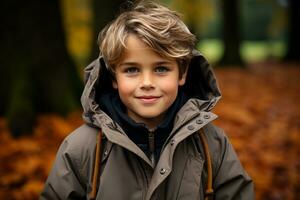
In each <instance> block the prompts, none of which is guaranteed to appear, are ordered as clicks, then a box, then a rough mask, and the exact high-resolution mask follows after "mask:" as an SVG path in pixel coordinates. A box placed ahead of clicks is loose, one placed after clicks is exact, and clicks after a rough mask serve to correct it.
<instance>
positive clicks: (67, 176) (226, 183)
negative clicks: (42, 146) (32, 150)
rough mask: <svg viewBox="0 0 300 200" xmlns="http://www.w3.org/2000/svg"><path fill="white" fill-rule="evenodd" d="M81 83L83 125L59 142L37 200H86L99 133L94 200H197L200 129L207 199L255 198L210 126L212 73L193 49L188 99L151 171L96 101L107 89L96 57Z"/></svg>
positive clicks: (200, 195)
mask: <svg viewBox="0 0 300 200" xmlns="http://www.w3.org/2000/svg"><path fill="white" fill-rule="evenodd" d="M85 83H86V86H85V90H84V92H83V95H82V105H83V109H84V114H83V118H84V120H85V121H86V124H85V125H82V126H81V127H79V128H78V129H76V130H75V131H74V132H73V133H71V134H70V135H69V136H68V137H67V138H66V139H65V140H64V142H63V143H62V144H61V146H60V148H59V151H58V153H57V156H56V160H55V162H54V166H53V168H52V171H51V172H50V174H49V177H48V179H47V182H46V183H45V187H44V190H43V192H42V194H41V196H40V199H41V200H44V199H49V200H50V199H54V200H55V199H74V200H75V199H88V193H89V192H90V191H91V187H92V173H93V168H94V161H95V147H96V137H97V134H98V132H99V130H100V129H101V130H102V132H103V134H104V138H103V141H104V142H103V145H102V156H101V170H100V182H99V184H98V189H97V191H98V192H97V198H96V199H98V200H100V199H101V200H127V199H128V200H175V199H178V200H179V199H180V200H194V199H195V200H196V199H197V200H202V199H204V190H205V185H206V177H207V175H206V171H207V170H206V169H205V162H206V160H205V158H204V153H203V148H202V145H201V142H200V140H199V138H198V137H197V134H195V133H197V132H198V131H199V130H200V129H201V128H203V129H204V133H205V136H206V138H207V142H208V146H209V151H210V155H211V158H212V167H213V189H214V196H213V198H214V199H220V200H227V199H245V200H246V199H249V200H250V199H254V192H253V182H252V180H251V178H250V177H249V176H248V174H247V173H246V172H245V171H244V169H243V167H242V165H241V163H240V161H239V160H238V158H237V155H236V153H235V152H234V150H233V148H232V145H231V144H230V142H229V140H228V138H227V137H226V136H225V135H224V133H223V131H222V130H221V129H219V128H217V127H216V126H214V125H212V124H211V122H212V121H213V120H214V119H216V118H217V116H216V115H215V114H213V113H212V112H210V110H211V109H212V108H213V107H214V105H215V104H216V102H217V101H218V99H219V98H220V96H221V95H220V92H219V89H218V87H217V83H216V80H215V76H214V75H213V73H212V70H211V68H210V67H209V66H208V64H207V62H206V60H205V59H204V58H203V56H201V55H200V54H198V52H196V51H195V57H194V58H193V60H192V62H191V64H190V66H189V71H188V75H187V81H186V84H185V86H184V87H183V88H182V90H183V91H184V92H185V94H187V95H188V97H189V100H188V101H187V102H186V103H185V105H184V106H183V107H182V108H181V109H180V110H179V112H178V113H177V115H176V117H175V121H174V127H173V130H172V132H171V133H170V136H169V138H168V139H167V140H166V142H165V144H164V147H163V149H162V152H161V154H160V158H159V160H158V162H157V163H156V165H155V166H154V164H153V163H151V161H150V159H149V158H148V157H147V156H146V155H145V154H144V152H143V151H142V150H141V149H140V148H139V147H138V146H137V145H136V144H135V143H133V142H132V141H131V140H130V139H129V138H128V137H127V135H126V133H125V132H124V131H123V130H122V127H120V126H119V125H118V124H117V123H116V122H114V121H113V120H112V119H111V118H110V117H109V116H108V115H107V114H106V113H104V112H103V111H102V110H101V109H100V108H99V105H98V103H97V102H96V99H97V98H96V97H97V95H101V94H104V93H106V92H109V91H112V90H113V89H112V86H111V79H110V77H109V72H108V71H107V69H106V67H105V63H104V61H103V59H102V58H99V59H97V60H96V61H94V62H93V63H92V64H90V65H89V66H88V67H87V68H86V70H85ZM137 134H138V133H137Z"/></svg>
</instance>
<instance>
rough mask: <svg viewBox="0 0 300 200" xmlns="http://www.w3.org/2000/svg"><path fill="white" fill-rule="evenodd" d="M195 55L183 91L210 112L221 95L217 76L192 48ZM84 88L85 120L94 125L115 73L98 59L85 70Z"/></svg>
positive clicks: (111, 88) (200, 107)
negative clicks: (111, 72)
mask: <svg viewBox="0 0 300 200" xmlns="http://www.w3.org/2000/svg"><path fill="white" fill-rule="evenodd" d="M193 54H194V56H193V58H192V60H191V63H190V65H189V68H188V72H187V77H186V82H185V84H184V86H182V88H181V90H182V91H183V92H184V94H185V95H186V96H187V97H188V99H195V100H196V101H197V105H198V107H199V109H200V110H201V111H206V112H208V111H210V110H211V109H212V108H213V107H214V106H215V105H216V103H217V101H218V100H219V99H220V98H221V93H220V90H219V87H218V84H217V80H216V78H215V75H214V73H213V71H212V69H211V67H210V66H209V64H208V62H207V60H206V59H205V58H204V57H203V55H201V54H200V53H199V52H198V51H196V50H195V51H193ZM84 84H85V87H84V90H83V94H82V96H81V103H82V107H83V119H84V120H85V122H86V123H88V124H90V125H96V124H94V121H95V118H96V116H97V115H98V114H101V113H103V111H102V110H101V109H100V106H99V103H98V102H97V99H99V97H100V96H101V95H104V94H108V93H111V92H113V91H114V90H115V89H114V88H113V87H112V76H111V74H110V72H109V71H108V69H107V67H106V64H105V62H104V59H103V58H102V57H99V58H97V59H96V60H94V61H93V62H92V63H91V64H89V65H88V66H87V67H86V68H85V70H84ZM96 126H97V125H96Z"/></svg>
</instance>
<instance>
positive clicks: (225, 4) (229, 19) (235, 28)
mask: <svg viewBox="0 0 300 200" xmlns="http://www.w3.org/2000/svg"><path fill="white" fill-rule="evenodd" d="M221 6H222V9H221V10H222V16H223V19H222V20H223V23H222V39H223V44H224V53H223V56H222V58H221V60H220V61H219V64H220V65H235V66H242V64H243V61H242V59H241V55H240V43H241V34H240V25H239V19H240V15H239V3H238V0H222V4H221Z"/></svg>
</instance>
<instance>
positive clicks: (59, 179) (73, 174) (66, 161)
mask: <svg viewBox="0 0 300 200" xmlns="http://www.w3.org/2000/svg"><path fill="white" fill-rule="evenodd" d="M67 150H68V142H67V141H64V142H63V143H62V144H61V146H60V148H59V150H58V152H57V155H56V159H55V162H54V166H53V168H52V170H51V172H50V174H49V176H48V179H47V181H46V183H45V186H44V190H43V191H42V193H41V195H40V200H46V199H47V200H50V199H51V200H71V199H84V196H85V188H84V184H83V183H82V180H80V178H79V173H78V169H77V167H76V163H75V161H74V160H73V158H72V157H71V155H70V154H69V153H68V151H67Z"/></svg>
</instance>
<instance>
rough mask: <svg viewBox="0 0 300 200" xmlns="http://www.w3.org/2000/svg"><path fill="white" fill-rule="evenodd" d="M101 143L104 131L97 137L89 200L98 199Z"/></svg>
mask: <svg viewBox="0 0 300 200" xmlns="http://www.w3.org/2000/svg"><path fill="white" fill-rule="evenodd" d="M101 143H102V130H101V129H100V131H99V134H98V135H97V143H96V157H95V163H94V170H93V182H92V190H91V191H90V193H89V199H90V200H94V199H96V195H97V188H98V187H97V185H98V182H99V181H100V176H99V172H100V164H101Z"/></svg>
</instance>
